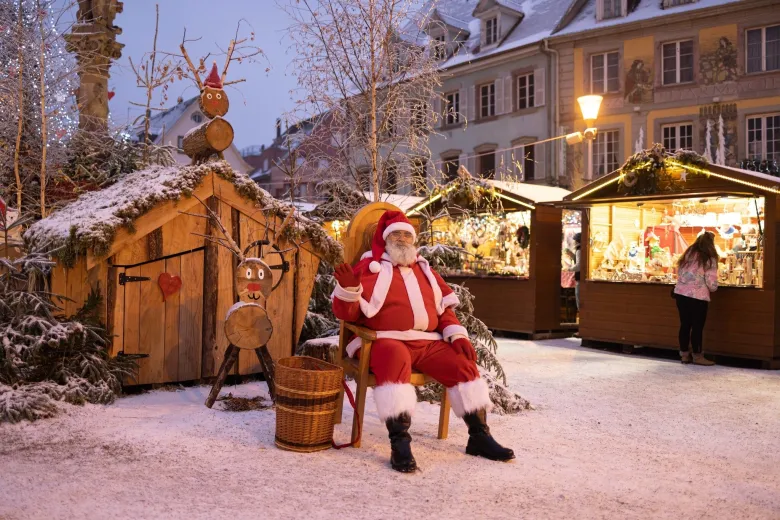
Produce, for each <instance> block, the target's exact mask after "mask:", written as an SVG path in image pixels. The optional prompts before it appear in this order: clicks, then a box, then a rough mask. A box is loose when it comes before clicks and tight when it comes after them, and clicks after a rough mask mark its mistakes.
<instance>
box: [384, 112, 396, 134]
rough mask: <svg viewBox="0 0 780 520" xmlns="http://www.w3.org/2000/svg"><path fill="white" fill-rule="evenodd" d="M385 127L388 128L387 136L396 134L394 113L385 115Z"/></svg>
mask: <svg viewBox="0 0 780 520" xmlns="http://www.w3.org/2000/svg"><path fill="white" fill-rule="evenodd" d="M385 128H386V129H387V137H393V136H395V121H393V116H392V114H387V115H385Z"/></svg>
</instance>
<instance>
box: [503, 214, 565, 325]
mask: <svg viewBox="0 0 780 520" xmlns="http://www.w3.org/2000/svg"><path fill="white" fill-rule="evenodd" d="M562 217H563V211H562V210H561V209H558V208H552V207H548V206H537V207H536V210H535V211H533V212H532V217H531V218H532V219H533V220H532V222H533V225H532V226H531V242H532V246H531V248H532V249H531V281H532V282H533V286H534V287H533V288H534V297H533V301H531V302H516V303H515V304H513V307H514V306H522V305H531V306H533V308H534V316H533V318H534V325H533V328H534V332H537V331H546V330H556V329H559V328H560V327H561V243H562V240H563V227H562V224H561V219H562Z"/></svg>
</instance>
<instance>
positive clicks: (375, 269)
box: [368, 260, 382, 274]
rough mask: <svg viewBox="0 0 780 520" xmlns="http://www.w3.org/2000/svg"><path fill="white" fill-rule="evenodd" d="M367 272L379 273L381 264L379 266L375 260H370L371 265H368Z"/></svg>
mask: <svg viewBox="0 0 780 520" xmlns="http://www.w3.org/2000/svg"><path fill="white" fill-rule="evenodd" d="M368 270H369V271H371V272H372V273H374V274H377V273H378V272H379V271H381V270H382V264H380V263H379V262H377V261H376V260H372V261H371V263H370V264H368Z"/></svg>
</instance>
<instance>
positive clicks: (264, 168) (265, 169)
mask: <svg viewBox="0 0 780 520" xmlns="http://www.w3.org/2000/svg"><path fill="white" fill-rule="evenodd" d="M263 171H264V172H267V171H268V157H266V158H265V159H263Z"/></svg>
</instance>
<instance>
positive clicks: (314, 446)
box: [274, 356, 344, 453]
mask: <svg viewBox="0 0 780 520" xmlns="http://www.w3.org/2000/svg"><path fill="white" fill-rule="evenodd" d="M343 380H344V371H343V370H342V368H341V367H338V366H336V365H333V364H331V363H326V362H325V361H321V360H319V359H315V358H312V357H308V356H295V357H288V358H283V359H280V360H279V361H277V362H276V374H275V381H274V383H275V387H276V438H275V440H274V443H275V444H276V445H277V446H278V447H279V448H282V449H283V450H290V451H299V452H303V453H308V452H312V451H320V450H327V449H328V448H330V447H331V441H332V440H333V418H334V412H335V411H336V405H337V401H338V397H339V392H340V391H341V383H342V381H343Z"/></svg>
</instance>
